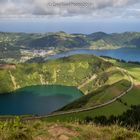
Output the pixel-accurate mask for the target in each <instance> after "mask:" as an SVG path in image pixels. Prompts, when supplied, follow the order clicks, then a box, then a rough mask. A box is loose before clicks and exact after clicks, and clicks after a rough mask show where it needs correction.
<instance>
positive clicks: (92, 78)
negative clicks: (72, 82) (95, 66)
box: [78, 74, 97, 89]
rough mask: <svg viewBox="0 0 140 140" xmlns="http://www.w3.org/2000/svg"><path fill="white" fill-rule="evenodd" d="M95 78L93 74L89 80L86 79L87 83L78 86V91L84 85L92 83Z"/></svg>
mask: <svg viewBox="0 0 140 140" xmlns="http://www.w3.org/2000/svg"><path fill="white" fill-rule="evenodd" d="M96 78H97V75H96V74H94V75H93V76H92V77H91V78H90V79H88V80H87V81H85V82H84V83H83V84H82V85H80V86H78V89H81V88H82V87H84V86H85V85H87V84H88V83H90V82H91V81H93V80H94V79H96Z"/></svg>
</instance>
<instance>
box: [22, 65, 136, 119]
mask: <svg viewBox="0 0 140 140" xmlns="http://www.w3.org/2000/svg"><path fill="white" fill-rule="evenodd" d="M117 69H119V70H120V71H121V72H122V73H123V74H124V75H126V76H127V77H128V79H129V81H130V82H131V85H130V87H129V88H128V89H127V90H126V91H124V92H123V93H121V94H120V95H119V96H117V97H115V98H113V99H112V100H110V101H108V102H106V103H103V104H100V105H96V106H93V107H89V108H80V109H76V110H71V111H63V112H62V111H61V112H55V113H51V114H49V115H46V116H38V117H29V118H25V119H24V120H34V119H43V118H47V117H54V116H59V115H67V114H72V113H79V112H84V111H90V110H94V109H98V108H101V107H104V106H107V105H109V104H112V103H113V102H115V101H117V100H118V99H120V98H121V97H122V96H124V95H125V94H127V93H128V92H129V91H131V90H132V89H133V87H134V82H133V78H132V77H131V76H130V75H129V74H128V72H127V71H126V70H125V69H122V68H120V67H117ZM92 78H93V77H92ZM92 78H91V79H92Z"/></svg>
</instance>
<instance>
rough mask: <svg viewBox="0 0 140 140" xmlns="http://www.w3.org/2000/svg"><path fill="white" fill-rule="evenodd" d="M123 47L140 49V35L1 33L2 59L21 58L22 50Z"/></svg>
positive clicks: (126, 33)
mask: <svg viewBox="0 0 140 140" xmlns="http://www.w3.org/2000/svg"><path fill="white" fill-rule="evenodd" d="M121 47H137V48H139V47H140V33H138V32H125V33H112V34H106V33H104V32H96V33H92V34H88V35H86V34H67V33H65V32H56V33H32V34H27V33H3V32H0V58H6V57H7V56H8V57H11V58H17V57H20V55H21V54H20V51H19V50H20V49H57V50H63V51H65V49H66V50H67V49H75V48H90V49H116V48H121Z"/></svg>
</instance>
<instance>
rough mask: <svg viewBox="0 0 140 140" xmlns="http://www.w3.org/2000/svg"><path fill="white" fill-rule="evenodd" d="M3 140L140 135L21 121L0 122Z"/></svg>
mask: <svg viewBox="0 0 140 140" xmlns="http://www.w3.org/2000/svg"><path fill="white" fill-rule="evenodd" d="M0 139H1V140H51V139H52V140H53V139H55V140H67V139H68V140H94V139H98V140H139V139H140V133H139V132H135V131H133V130H127V129H126V128H122V127H119V126H117V125H112V126H97V125H94V124H93V125H84V124H83V125H82V124H78V123H71V124H70V123H46V122H44V121H30V122H27V123H21V122H20V120H14V121H11V122H0Z"/></svg>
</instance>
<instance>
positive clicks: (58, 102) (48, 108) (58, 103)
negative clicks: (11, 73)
mask: <svg viewBox="0 0 140 140" xmlns="http://www.w3.org/2000/svg"><path fill="white" fill-rule="evenodd" d="M82 95H83V94H82V93H81V92H80V91H79V90H78V89H77V88H76V87H67V86H57V85H52V86H31V87H25V88H22V89H19V90H17V91H15V92H13V93H10V94H2V95H0V115H30V114H32V115H46V114H48V113H51V112H53V111H55V110H57V109H60V108H61V107H63V106H65V105H66V104H68V103H70V102H72V101H74V100H76V99H78V98H79V97H81V96H82Z"/></svg>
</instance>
